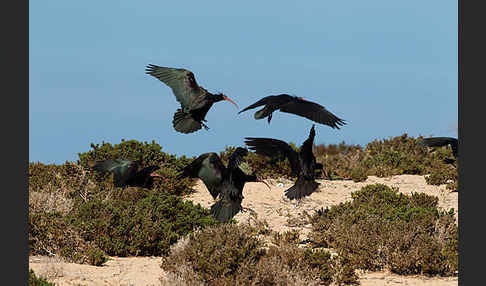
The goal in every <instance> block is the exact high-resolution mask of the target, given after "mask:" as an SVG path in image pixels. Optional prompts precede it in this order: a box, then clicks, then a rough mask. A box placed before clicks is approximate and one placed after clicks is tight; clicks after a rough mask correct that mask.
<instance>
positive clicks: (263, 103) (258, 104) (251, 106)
mask: <svg viewBox="0 0 486 286" xmlns="http://www.w3.org/2000/svg"><path fill="white" fill-rule="evenodd" d="M270 100H271V97H270V96H267V97H264V98H262V99H260V100H259V101H257V102H255V103H253V104H252V105H249V106H247V107H245V108H244V109H243V110H241V111H240V112H238V114H240V113H242V112H245V111H247V110H249V109H253V108H255V107H258V106H262V105H265V104H267V103H269V102H270Z"/></svg>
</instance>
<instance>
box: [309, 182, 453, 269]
mask: <svg viewBox="0 0 486 286" xmlns="http://www.w3.org/2000/svg"><path fill="white" fill-rule="evenodd" d="M352 197H353V201H351V202H346V203H341V204H339V205H336V206H332V207H330V208H326V209H321V210H319V211H317V212H316V214H315V215H313V216H312V217H311V219H310V221H311V223H312V232H311V233H310V239H311V241H313V244H314V245H315V246H319V247H329V248H333V249H334V250H335V251H337V253H338V254H339V256H343V257H346V258H347V259H349V261H348V263H349V264H350V265H351V266H352V267H355V268H360V269H368V270H381V269H384V268H387V269H389V270H391V271H392V272H394V273H397V274H428V275H436V274H438V275H454V273H455V272H456V271H457V270H458V228H457V225H456V224H455V220H454V210H453V209H451V210H450V211H448V212H445V211H439V210H438V209H437V203H438V198H437V197H435V196H428V195H425V194H418V193H414V194H412V195H411V196H407V195H403V194H399V193H398V192H397V190H394V189H391V188H389V187H387V186H385V185H381V184H375V185H367V186H365V187H363V188H362V189H361V190H360V191H357V192H354V193H353V194H352Z"/></svg>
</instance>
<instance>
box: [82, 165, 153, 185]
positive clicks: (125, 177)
mask: <svg viewBox="0 0 486 286" xmlns="http://www.w3.org/2000/svg"><path fill="white" fill-rule="evenodd" d="M88 166H89V167H90V168H91V169H93V170H95V171H99V172H113V174H114V175H113V184H114V185H115V187H127V186H131V187H143V188H147V189H151V188H152V186H153V182H154V177H158V178H162V176H161V175H159V174H157V173H155V171H157V170H158V169H160V166H148V167H145V168H143V169H141V170H138V168H139V163H138V162H137V161H131V160H123V159H113V160H104V161H88Z"/></svg>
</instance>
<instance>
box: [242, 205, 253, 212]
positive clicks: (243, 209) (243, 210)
mask: <svg viewBox="0 0 486 286" xmlns="http://www.w3.org/2000/svg"><path fill="white" fill-rule="evenodd" d="M247 211H250V212H255V211H254V210H252V209H250V208H246V207H243V206H242V207H241V212H243V213H245V212H247Z"/></svg>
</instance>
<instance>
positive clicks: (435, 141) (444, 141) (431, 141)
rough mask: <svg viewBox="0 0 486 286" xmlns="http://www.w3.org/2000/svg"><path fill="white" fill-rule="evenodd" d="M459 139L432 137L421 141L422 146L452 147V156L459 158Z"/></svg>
mask: <svg viewBox="0 0 486 286" xmlns="http://www.w3.org/2000/svg"><path fill="white" fill-rule="evenodd" d="M457 142H458V141H457V139H456V138H453V137H430V138H424V139H422V140H420V141H419V144H420V145H423V146H428V147H441V146H446V145H451V148H452V154H453V155H454V157H456V158H457V155H458V148H457V147H458V144H457Z"/></svg>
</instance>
